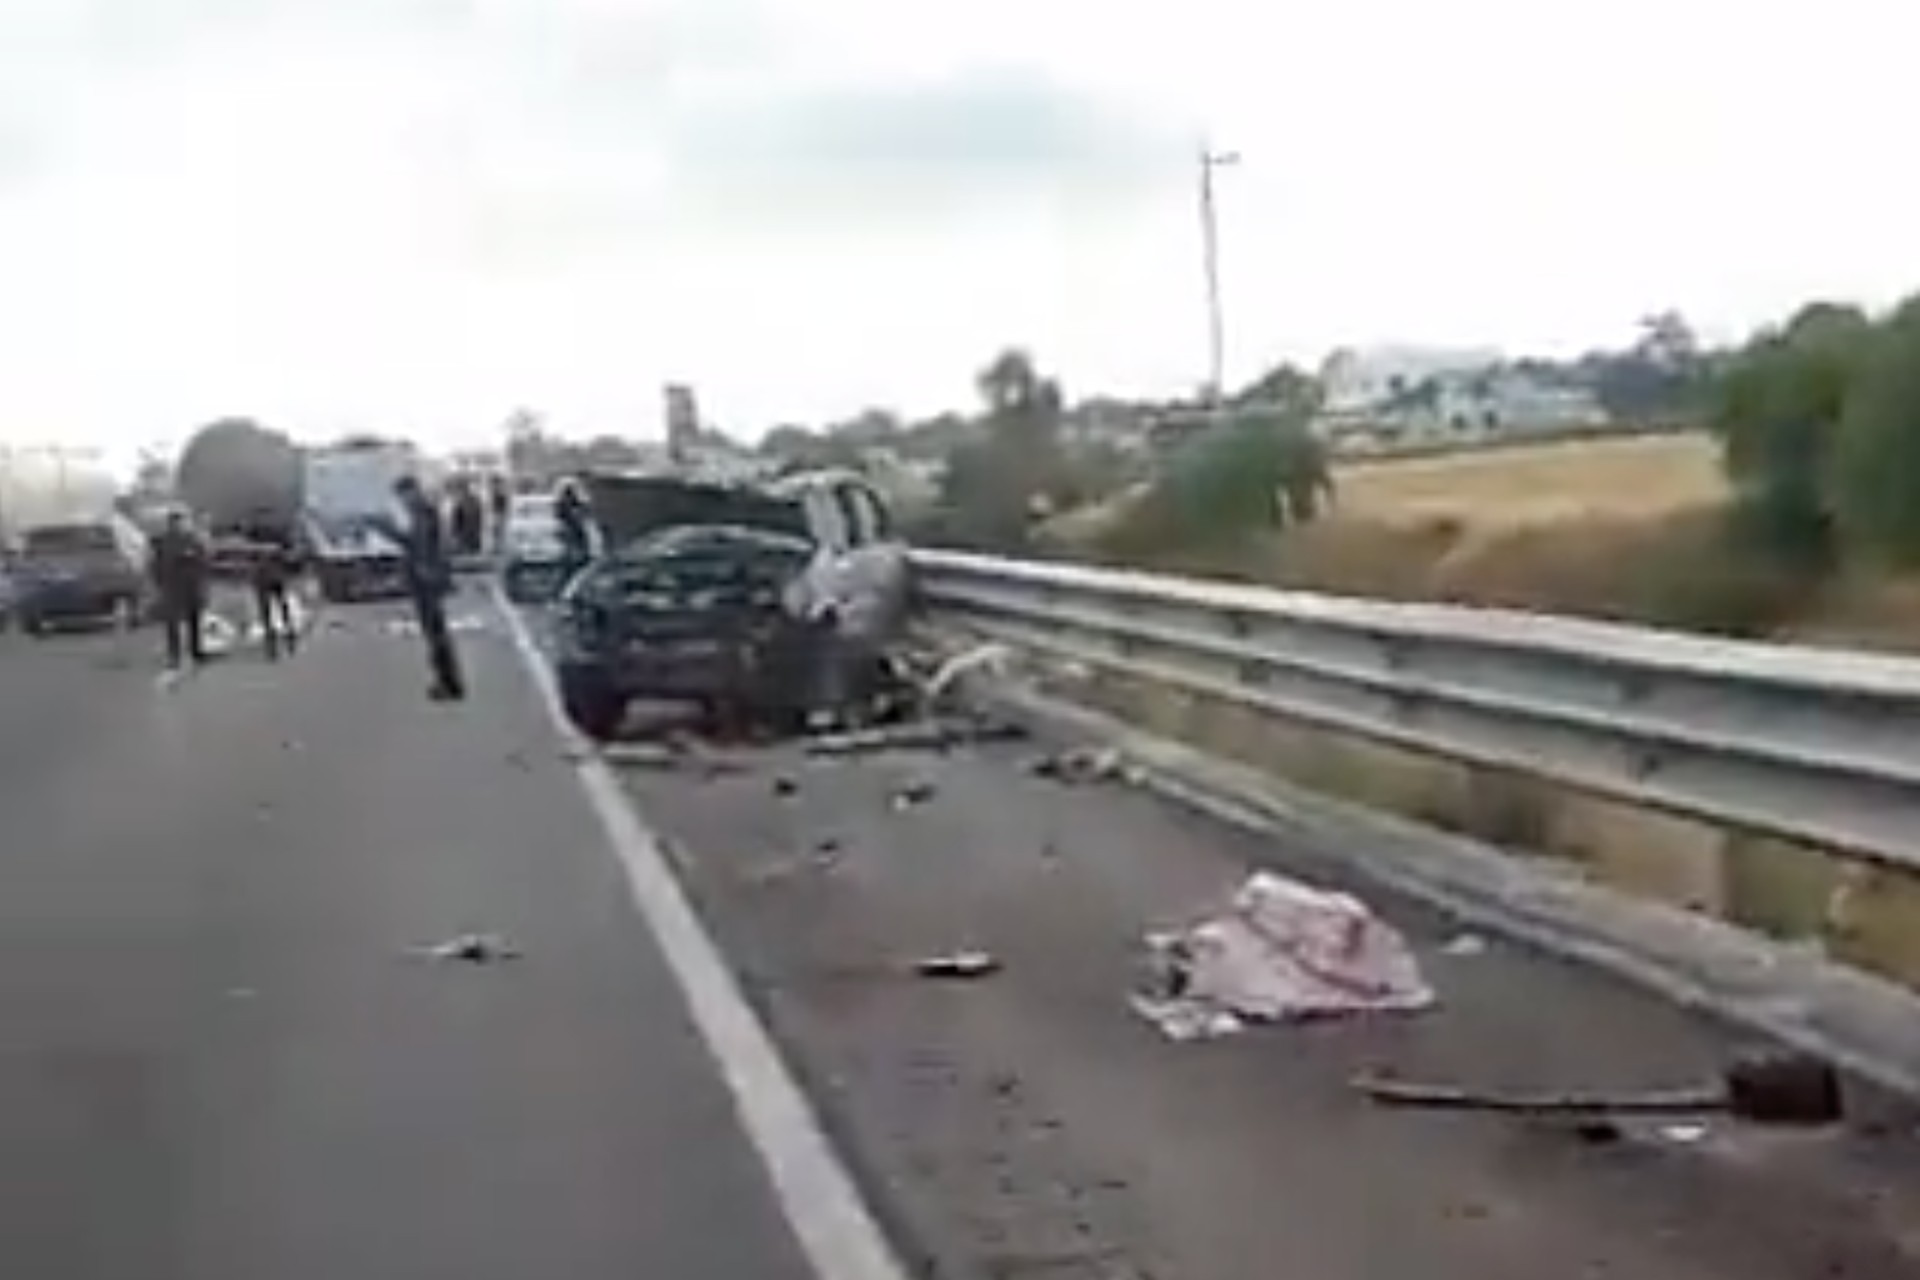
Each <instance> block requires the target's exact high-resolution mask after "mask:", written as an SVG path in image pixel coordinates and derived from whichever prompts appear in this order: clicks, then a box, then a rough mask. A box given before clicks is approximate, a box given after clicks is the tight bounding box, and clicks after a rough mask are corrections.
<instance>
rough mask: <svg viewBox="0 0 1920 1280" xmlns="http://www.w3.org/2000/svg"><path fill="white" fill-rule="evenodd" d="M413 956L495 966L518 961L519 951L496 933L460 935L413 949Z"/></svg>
mask: <svg viewBox="0 0 1920 1280" xmlns="http://www.w3.org/2000/svg"><path fill="white" fill-rule="evenodd" d="M413 954H415V955H417V956H419V957H420V958H421V959H424V960H433V961H460V962H462V963H465V964H497V963H499V962H500V961H502V960H518V959H519V958H520V955H521V951H520V948H518V947H516V946H514V945H513V943H511V942H509V941H507V939H506V938H505V937H504V936H503V935H501V934H498V933H461V934H456V935H454V936H453V937H451V938H448V939H446V940H445V941H443V942H435V943H430V944H428V945H426V946H423V947H415V948H414V951H413Z"/></svg>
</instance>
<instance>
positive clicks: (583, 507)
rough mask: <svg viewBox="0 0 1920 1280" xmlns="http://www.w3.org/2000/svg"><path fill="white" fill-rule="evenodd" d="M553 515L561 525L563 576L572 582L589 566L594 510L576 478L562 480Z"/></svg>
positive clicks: (555, 496) (561, 569)
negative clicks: (575, 575) (576, 575)
mask: <svg viewBox="0 0 1920 1280" xmlns="http://www.w3.org/2000/svg"><path fill="white" fill-rule="evenodd" d="M553 515H554V521H555V522H556V523H557V524H558V525H559V526H560V548H561V551H560V557H561V563H560V572H561V577H562V579H563V580H564V581H568V582H571V581H572V580H573V575H574V574H576V573H578V572H580V570H582V569H584V568H586V565H587V561H588V560H591V559H592V558H593V531H592V521H593V512H592V510H591V508H589V507H588V506H587V499H586V495H585V494H583V493H581V492H580V485H579V483H578V482H577V481H574V480H571V479H568V480H562V481H561V482H560V489H559V492H558V493H556V494H555V495H554V503H553Z"/></svg>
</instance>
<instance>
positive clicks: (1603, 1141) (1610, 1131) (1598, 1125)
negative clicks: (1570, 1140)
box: [1573, 1116, 1626, 1147]
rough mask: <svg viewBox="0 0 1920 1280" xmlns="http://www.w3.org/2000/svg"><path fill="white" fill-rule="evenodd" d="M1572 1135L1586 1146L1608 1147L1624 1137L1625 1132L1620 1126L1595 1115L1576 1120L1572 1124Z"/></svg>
mask: <svg viewBox="0 0 1920 1280" xmlns="http://www.w3.org/2000/svg"><path fill="white" fill-rule="evenodd" d="M1573 1136H1574V1137H1576V1138H1578V1139H1580V1141H1582V1142H1584V1143H1586V1144H1587V1145H1588V1146H1593V1147H1610V1146H1612V1145H1613V1144H1614V1143H1616V1142H1618V1141H1620V1139H1622V1138H1624V1137H1626V1134H1624V1133H1622V1132H1621V1131H1620V1126H1619V1125H1617V1124H1615V1123H1614V1122H1613V1121H1611V1120H1608V1119H1606V1118H1605V1117H1604V1116H1595V1117H1590V1118H1588V1119H1585V1120H1581V1121H1578V1122H1577V1123H1576V1124H1575V1125H1574V1126H1573Z"/></svg>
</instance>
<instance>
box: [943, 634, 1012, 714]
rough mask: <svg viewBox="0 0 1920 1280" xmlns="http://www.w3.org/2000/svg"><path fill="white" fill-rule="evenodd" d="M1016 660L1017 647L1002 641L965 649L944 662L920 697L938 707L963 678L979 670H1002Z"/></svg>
mask: <svg viewBox="0 0 1920 1280" xmlns="http://www.w3.org/2000/svg"><path fill="white" fill-rule="evenodd" d="M1012 660H1013V650H1012V649H1010V648H1009V647H1008V646H1007V645H1005V644H1004V643H1002V642H1001V641H998V640H988V641H986V642H984V643H982V644H977V645H974V646H973V647H972V648H970V649H965V650H962V651H961V652H959V653H956V654H954V655H953V656H952V657H950V658H948V659H947V660H946V661H945V662H942V663H941V664H940V666H939V667H938V668H937V669H936V670H935V671H934V673H933V674H932V675H931V676H929V677H928V678H927V680H926V682H925V683H924V684H923V685H922V686H921V689H920V696H921V699H922V701H923V702H924V704H925V705H926V706H928V707H937V706H939V705H940V703H941V702H942V701H943V700H944V699H945V698H946V695H947V694H948V692H949V691H951V690H952V689H953V688H954V687H955V686H956V685H957V684H958V683H959V682H960V681H961V680H962V679H964V678H965V677H967V676H969V675H972V674H973V673H974V672H976V671H987V672H998V671H1001V670H1003V669H1004V668H1005V667H1006V666H1007V664H1008V663H1010V662H1011V661H1012Z"/></svg>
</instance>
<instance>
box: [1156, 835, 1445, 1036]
mask: <svg viewBox="0 0 1920 1280" xmlns="http://www.w3.org/2000/svg"><path fill="white" fill-rule="evenodd" d="M1146 946H1147V973H1146V975H1145V980H1144V982H1143V983H1142V987H1141V989H1139V990H1137V991H1136V992H1135V994H1134V997H1133V1000H1132V1004H1133V1007H1134V1009H1135V1011H1136V1012H1138V1013H1139V1014H1140V1015H1141V1016H1142V1017H1145V1018H1147V1019H1148V1020H1149V1021H1151V1022H1153V1023H1154V1024H1155V1025H1157V1026H1159V1027H1160V1028H1161V1030H1162V1031H1164V1032H1165V1033H1166V1034H1167V1035H1168V1036H1169V1037H1171V1038H1173V1039H1176V1040H1186V1039H1193V1038H1195V1037H1196V1036H1197V1035H1203V1034H1205V1035H1223V1034H1229V1033H1231V1032H1233V1031H1237V1030H1239V1029H1240V1027H1241V1026H1242V1025H1243V1024H1244V1023H1246V1022H1278V1021H1287V1020H1294V1019H1301V1018H1309V1017H1321V1016H1330V1015H1336V1014H1347V1013H1363V1012H1412V1011H1415V1010H1420V1009H1424V1008H1427V1007H1428V1006H1430V1005H1431V1004H1432V1003H1433V1002H1434V995H1433V991H1432V989H1431V988H1430V987H1429V986H1428V985H1427V983H1426V980H1425V978H1424V977H1423V976H1422V975H1421V973H1420V968H1419V964H1418V962H1417V961H1416V960H1415V959H1414V956H1413V953H1412V951H1411V950H1410V949H1409V948H1408V947H1407V944H1406V942H1405V941H1404V940H1403V939H1402V938H1401V937H1400V935H1399V934H1398V933H1397V932H1395V931H1394V930H1393V929H1392V928H1391V927H1389V926H1388V925H1386V924H1385V923H1384V922H1382V921H1381V920H1379V919H1378V918H1377V917H1375V916H1374V915H1373V914H1372V912H1370V911H1369V910H1368V909H1367V907H1366V905H1365V904H1364V903H1362V902H1361V901H1360V900H1359V899H1358V898H1355V897H1352V896H1351V895H1349V894H1344V893H1333V892H1328V891H1326V890H1322V889H1316V888H1313V887H1311V886H1309V885H1305V884H1301V883H1299V882H1298V881H1294V880H1289V879H1287V878H1286V877H1284V876H1280V875H1276V874H1274V873H1272V872H1267V871H1261V872H1256V873H1254V874H1253V875H1252V876H1249V877H1248V878H1247V881H1246V883H1245V884H1243V885H1242V886H1241V887H1240V889H1239V891H1238V892H1236V893H1235V894H1234V896H1233V898H1232V900H1231V901H1230V902H1229V903H1228V904H1227V906H1226V907H1225V908H1224V909H1222V910H1220V911H1218V912H1216V913H1214V914H1213V915H1211V916H1209V917H1207V918H1205V919H1202V920H1201V921H1200V922H1198V923H1197V924H1194V925H1191V926H1189V927H1187V928H1185V929H1182V930H1180V931H1178V932H1176V933H1161V934H1153V935H1149V936H1148V938H1147V940H1146Z"/></svg>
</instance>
